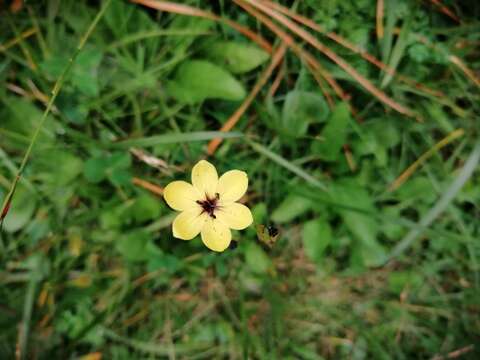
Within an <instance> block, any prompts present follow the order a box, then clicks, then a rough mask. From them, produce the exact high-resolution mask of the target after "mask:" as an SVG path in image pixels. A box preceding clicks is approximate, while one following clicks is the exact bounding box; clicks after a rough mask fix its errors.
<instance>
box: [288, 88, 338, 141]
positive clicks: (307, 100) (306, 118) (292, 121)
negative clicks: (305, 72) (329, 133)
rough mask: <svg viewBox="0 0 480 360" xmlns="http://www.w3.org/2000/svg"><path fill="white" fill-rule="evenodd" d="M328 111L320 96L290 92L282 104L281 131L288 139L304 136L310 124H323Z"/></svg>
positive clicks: (310, 93) (303, 92) (297, 91)
mask: <svg viewBox="0 0 480 360" xmlns="http://www.w3.org/2000/svg"><path fill="white" fill-rule="evenodd" d="M329 113H330V110H329V109H328V106H327V103H326V101H325V99H324V98H323V96H322V95H320V94H317V93H313V92H308V91H302V90H293V91H290V92H289V93H288V94H287V96H286V98H285V102H284V103H283V110H282V130H283V132H284V133H285V135H286V136H288V137H299V136H304V135H305V134H306V133H307V129H308V126H309V125H310V124H311V123H320V122H324V121H325V120H326V119H327V117H328V115H329Z"/></svg>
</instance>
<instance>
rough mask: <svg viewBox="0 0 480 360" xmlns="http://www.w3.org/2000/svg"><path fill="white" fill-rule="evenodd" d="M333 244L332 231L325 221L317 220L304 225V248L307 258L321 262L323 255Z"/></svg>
mask: <svg viewBox="0 0 480 360" xmlns="http://www.w3.org/2000/svg"><path fill="white" fill-rule="evenodd" d="M331 242H332V229H331V228H330V225H329V224H328V222H326V221H325V220H323V219H315V220H311V221H308V222H306V223H305V224H304V225H303V247H304V249H305V253H306V254H307V256H308V257H309V258H310V259H311V260H313V261H315V262H319V261H320V260H322V258H323V253H324V252H325V249H326V248H327V246H328V245H330V243H331Z"/></svg>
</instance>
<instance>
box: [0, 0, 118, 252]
mask: <svg viewBox="0 0 480 360" xmlns="http://www.w3.org/2000/svg"><path fill="white" fill-rule="evenodd" d="M110 2H111V0H106V2H105V3H104V5H103V7H102V8H101V9H100V11H99V12H98V13H97V15H96V16H95V18H94V19H93V21H92V23H91V24H90V26H89V27H88V29H87V31H86V32H85V34H84V35H83V36H82V38H81V39H80V42H79V44H78V46H77V49H76V50H75V52H74V53H73V55H72V57H71V58H70V59H69V62H68V64H67V66H66V67H65V69H63V71H62V73H61V74H60V76H59V77H58V79H57V81H56V82H55V85H54V86H53V90H52V96H51V97H50V100H49V102H48V104H47V107H46V108H45V111H44V112H43V115H42V117H41V118H40V121H39V123H38V125H37V128H36V129H35V132H34V133H33V136H32V138H31V140H30V144H29V145H28V148H27V151H26V152H25V155H24V157H23V160H22V162H21V164H20V167H19V169H18V172H17V175H16V176H15V179H14V180H13V183H12V186H11V188H10V190H9V192H8V194H7V196H6V197H5V200H4V202H3V205H2V211H1V212H0V214H1V215H0V233H1V232H2V226H3V222H4V220H5V217H6V216H7V214H8V211H9V209H10V205H11V202H12V199H13V196H14V194H15V190H16V188H17V184H18V181H19V180H20V178H21V176H22V174H23V171H24V169H25V166H26V165H27V163H28V161H29V159H30V155H31V153H32V150H33V146H34V145H35V142H36V141H37V137H38V135H39V134H40V131H41V130H42V128H43V125H44V124H45V121H46V120H47V117H48V114H49V113H50V111H51V110H52V107H53V103H54V102H55V99H56V98H57V96H58V93H59V92H60V89H61V88H62V85H63V83H64V81H65V79H66V76H67V75H68V73H69V72H70V70H71V69H72V67H73V64H74V63H75V59H76V58H77V56H78V54H79V53H80V52H81V51H82V49H83V47H84V45H85V43H86V42H87V40H88V38H89V37H90V35H91V34H92V32H93V30H94V29H95V27H96V26H97V24H98V22H99V21H100V19H101V18H102V16H103V14H104V13H105V11H106V10H107V8H108V6H109V5H110ZM0 246H2V249H1V250H3V242H2V241H0Z"/></svg>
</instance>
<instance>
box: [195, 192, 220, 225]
mask: <svg viewBox="0 0 480 360" xmlns="http://www.w3.org/2000/svg"><path fill="white" fill-rule="evenodd" d="M219 199H220V194H219V193H215V197H214V198H209V197H208V195H207V194H205V200H203V201H202V200H197V201H196V202H197V204H198V205H200V206H201V207H202V214H203V213H207V214H208V215H209V216H210V217H211V218H212V219H216V218H217V217H216V216H215V210H216V209H218V208H219V206H218V200H219Z"/></svg>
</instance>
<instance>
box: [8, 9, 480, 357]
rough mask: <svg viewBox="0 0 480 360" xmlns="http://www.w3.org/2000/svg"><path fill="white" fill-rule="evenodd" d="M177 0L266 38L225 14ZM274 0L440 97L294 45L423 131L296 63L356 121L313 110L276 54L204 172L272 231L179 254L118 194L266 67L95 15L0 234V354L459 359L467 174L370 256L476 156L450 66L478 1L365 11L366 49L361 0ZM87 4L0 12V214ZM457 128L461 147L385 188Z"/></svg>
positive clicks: (296, 72)
mask: <svg viewBox="0 0 480 360" xmlns="http://www.w3.org/2000/svg"><path fill="white" fill-rule="evenodd" d="M183 3H184V4H189V5H193V6H197V7H199V8H202V9H205V10H212V11H214V12H216V13H218V14H222V16H225V17H227V18H230V19H232V20H235V21H238V22H239V23H241V24H243V25H246V26H249V27H250V28H251V29H254V30H255V31H258V32H259V33H261V34H262V35H263V36H265V37H266V38H267V39H268V40H270V41H272V43H275V44H277V43H278V42H279V40H278V39H276V38H275V36H274V35H273V34H272V33H270V32H269V31H268V29H266V28H264V27H263V26H261V24H260V23H259V22H257V21H256V20H255V19H254V18H252V17H250V16H249V15H248V14H247V13H246V12H244V11H243V10H241V8H239V7H237V6H235V5H234V4H233V3H230V2H225V1H212V2H208V1H193V0H192V1H185V2H183ZM281 3H282V4H284V5H287V6H293V7H294V9H296V11H297V12H298V13H300V14H303V15H305V16H306V17H308V18H310V19H312V20H314V21H316V22H317V23H319V24H321V25H322V26H323V27H325V28H326V30H328V31H334V32H336V33H338V34H340V35H342V36H344V37H345V38H347V39H348V40H350V41H351V42H353V43H355V44H357V45H359V46H361V47H363V48H364V49H365V50H366V51H368V52H369V53H371V54H374V55H376V56H377V57H379V58H380V59H381V60H382V61H383V62H384V63H386V64H389V65H390V66H392V67H393V68H396V69H397V70H398V71H399V72H400V73H402V74H404V75H407V76H409V77H411V78H413V79H414V80H415V81H417V82H419V83H421V84H423V85H426V86H428V87H430V88H432V89H434V90H437V91H441V92H442V93H443V95H442V96H435V95H433V94H430V93H426V92H424V91H422V90H421V89H419V88H416V87H413V86H411V85H408V84H405V83H403V82H400V81H399V80H398V78H393V79H390V78H389V76H387V75H385V74H384V73H382V72H381V71H379V70H378V69H377V68H374V67H373V66H371V65H370V64H369V63H367V62H366V61H364V60H363V59H362V58H361V57H359V56H358V55H355V54H352V53H350V52H349V51H348V50H346V49H344V48H342V47H340V46H339V45H338V44H335V43H333V42H331V41H329V40H328V39H325V38H324V37H323V36H322V35H318V34H317V35H318V37H319V39H321V40H322V41H324V42H325V44H327V45H328V46H329V47H331V48H332V49H333V50H334V51H335V52H336V53H337V54H338V55H340V56H342V57H344V58H345V59H346V60H347V61H348V62H349V63H350V64H352V65H353V66H354V67H355V69H356V70H357V71H359V72H360V73H361V74H362V75H364V76H365V77H367V78H369V79H371V80H372V81H373V82H374V83H375V84H376V85H377V86H379V87H382V88H383V90H384V91H385V92H387V94H389V95H390V96H391V97H392V98H394V99H395V100H396V101H398V102H400V103H402V104H404V105H406V106H408V107H409V108H410V109H412V110H413V111H414V112H415V113H416V114H417V115H418V117H419V118H421V119H423V121H421V122H419V121H416V120H414V119H412V118H407V117H405V116H403V115H401V114H398V113H396V112H395V111H394V110H392V109H389V108H386V107H385V106H384V105H382V104H381V103H379V102H378V100H376V99H375V98H374V97H373V96H372V95H370V94H369V93H367V92H365V91H364V90H363V88H362V87H361V86H359V84H358V83H357V82H356V81H354V80H353V79H351V78H350V77H349V76H348V75H347V74H346V73H344V72H343V71H342V70H340V69H339V68H338V67H337V66H336V65H335V64H333V63H331V62H329V61H328V60H327V59H324V58H323V57H322V56H321V55H320V54H316V57H317V58H318V59H319V61H320V62H321V64H322V65H323V66H324V67H325V68H326V69H327V70H328V71H329V72H331V74H332V75H333V77H334V78H335V79H336V80H337V81H338V82H339V83H340V84H341V85H342V86H343V87H344V89H345V90H346V91H347V92H348V93H349V94H350V95H351V103H352V105H353V106H354V107H355V108H356V109H358V111H359V113H358V117H359V118H360V119H361V121H360V122H359V121H357V120H356V119H354V118H353V117H352V116H351V113H350V111H349V108H348V105H347V104H346V103H345V102H341V101H339V100H336V104H335V105H334V106H333V107H330V106H329V105H328V102H327V99H326V98H325V95H324V94H322V92H321V90H320V89H319V87H318V85H317V83H316V82H315V79H314V78H313V77H312V75H311V74H310V72H309V70H308V69H307V68H306V66H305V64H303V63H302V62H301V61H300V60H299V59H298V58H297V57H296V56H295V54H294V53H291V52H287V55H286V57H285V59H284V62H283V64H282V65H281V66H282V67H283V69H284V71H285V77H284V79H283V81H282V83H281V85H280V88H279V90H278V91H277V92H276V93H275V95H274V96H273V97H271V96H268V91H269V88H270V85H271V81H270V82H269V83H268V84H267V86H265V88H264V89H262V91H261V92H260V94H259V96H257V97H256V99H255V101H254V102H253V104H252V106H251V107H250V109H249V110H248V111H247V113H246V115H244V116H243V117H242V119H241V121H240V122H239V124H238V125H237V126H236V127H235V132H234V133H232V134H230V136H229V137H228V138H227V139H225V140H224V141H223V143H222V145H221V147H220V148H219V149H218V151H217V152H216V153H215V154H214V156H212V157H210V159H209V160H210V161H211V162H213V163H214V164H215V165H216V166H217V169H218V170H219V172H224V171H227V170H229V169H242V170H245V171H246V172H247V173H248V174H249V179H250V188H249V193H248V198H247V204H248V205H249V206H250V207H251V208H252V210H253V213H254V217H255V222H256V223H257V224H274V225H275V226H277V227H278V228H279V230H280V236H279V239H278V241H277V242H276V243H275V245H274V246H273V247H272V248H271V249H269V248H266V247H264V246H262V244H260V243H259V242H258V240H257V236H256V231H255V229H254V228H253V227H252V228H250V229H248V230H246V231H243V232H238V233H235V236H234V237H235V239H236V240H238V247H237V248H236V249H231V250H228V251H226V252H224V253H222V254H216V253H212V252H210V251H209V250H208V249H206V248H205V247H204V246H203V245H202V244H201V241H200V240H199V239H195V240H193V241H190V242H183V241H179V240H176V239H174V238H173V237H172V234H171V231H170V223H171V221H172V219H173V216H174V214H173V211H171V210H170V209H169V208H168V207H167V206H166V204H165V203H164V202H163V200H162V199H161V198H159V197H157V196H155V195H153V194H151V193H150V192H148V191H146V190H144V189H142V188H141V187H139V186H136V185H134V183H133V182H132V179H133V178H134V177H137V178H141V179H143V180H146V181H149V182H151V183H154V184H157V185H159V186H164V185H166V184H167V183H168V182H170V181H171V180H173V179H187V180H188V177H189V172H190V169H191V167H192V165H193V164H195V163H196V162H197V161H198V160H199V159H201V158H203V157H205V156H206V144H207V142H206V140H209V139H211V138H212V137H214V135H215V134H212V133H210V131H216V130H218V129H219V128H220V127H221V126H222V124H223V123H224V122H225V121H226V120H227V119H228V118H229V117H230V116H231V115H232V114H233V113H234V111H235V110H236V109H237V108H238V106H239V105H240V104H241V102H242V100H244V99H245V96H247V94H248V92H249V91H250V89H251V88H252V87H253V85H254V84H255V81H256V80H257V78H258V76H259V75H260V74H261V72H262V69H264V68H265V67H266V66H268V64H269V55H268V54H267V53H266V52H265V51H263V50H261V49H259V48H258V47H257V46H256V45H255V44H253V43H252V42H251V41H250V40H248V39H246V38H245V37H243V36H242V35H241V34H239V33H238V32H236V31H235V30H233V29H232V28H230V27H228V26H226V25H222V24H219V23H215V22H212V21H209V20H205V19H199V18H194V17H186V16H181V15H173V14H168V13H163V12H157V11H153V10H149V9H147V8H144V7H141V6H139V5H135V4H132V3H129V2H127V1H120V0H113V1H112V3H111V5H110V6H109V8H108V9H107V11H106V13H105V15H104V16H103V18H102V19H101V21H100V22H99V24H98V26H97V27H96V29H95V30H94V32H93V34H92V36H91V37H90V39H89V40H88V42H87V43H86V45H85V48H84V49H83V50H82V52H81V53H80V55H79V56H78V58H77V60H76V62H75V64H74V67H73V70H72V72H71V73H70V74H69V76H68V78H67V81H66V82H65V84H64V86H63V88H62V90H61V92H60V94H59V96H58V98H57V100H56V102H55V107H54V109H53V111H52V113H51V114H50V115H49V118H48V119H47V122H46V126H45V127H44V128H43V130H42V132H41V134H40V137H39V139H38V141H37V144H36V145H35V147H34V151H33V154H32V158H31V162H30V163H29V165H28V166H27V168H26V170H25V172H24V174H23V178H22V180H21V181H20V185H19V187H18V189H17V191H16V194H15V198H14V202H13V205H12V209H11V211H10V214H9V216H8V217H7V219H6V221H5V224H4V231H3V233H2V235H1V236H2V241H3V245H4V247H3V249H2V253H1V254H0V264H1V269H0V284H1V286H0V358H2V359H3V358H5V359H7V358H14V357H15V355H14V354H15V349H16V348H19V349H21V352H22V355H23V356H24V357H25V358H40V359H43V358H45V359H47V358H48V359H52V358H61V359H66V358H72V359H73V358H79V357H81V356H83V355H86V354H92V353H101V354H102V355H103V358H105V359H136V358H139V359H140V358H157V357H158V358H169V359H175V358H181V359H202V358H206V359H212V358H232V359H239V358H242V359H247V358H248V359H250V358H251V359H323V358H352V359H364V358H368V359H370V358H375V359H377V358H378V359H389V358H398V359H407V358H431V357H433V356H435V355H445V354H448V353H450V352H452V351H455V350H458V349H466V350H465V351H466V353H465V355H464V356H466V358H468V357H471V358H472V359H473V358H476V357H477V356H478V355H479V354H480V347H479V345H478V344H479V343H480V341H479V340H480V321H479V316H478V313H479V311H480V303H479V299H480V291H479V286H480V279H479V271H480V268H479V263H478V262H479V257H480V245H479V242H478V238H479V236H480V231H479V230H480V221H479V216H480V211H479V210H480V209H479V203H480V186H479V184H480V181H479V180H480V179H479V176H480V175H479V173H478V172H473V175H471V176H470V177H469V178H468V181H467V182H466V184H465V186H464V187H463V188H462V189H461V190H460V191H459V193H458V194H456V196H455V198H454V200H453V201H451V202H449V203H448V206H446V208H445V209H444V211H442V212H441V214H440V215H439V216H437V217H435V219H434V221H433V222H432V223H431V224H428V226H427V227H423V228H420V230H421V231H420V236H418V237H415V239H414V241H413V242H411V243H410V242H409V245H411V246H409V247H408V248H407V249H406V251H405V252H402V253H400V254H397V253H396V252H395V250H394V249H395V246H396V245H398V244H399V243H400V242H401V241H402V240H403V239H405V237H406V236H407V234H408V233H409V231H412V229H413V230H415V229H417V230H418V225H417V224H422V222H421V221H422V219H425V218H426V217H427V216H429V213H431V212H432V211H434V210H435V209H436V207H438V202H439V199H441V198H442V196H445V195H446V194H448V193H449V191H451V187H450V184H452V182H454V181H456V180H457V179H459V178H460V177H461V176H463V175H462V167H463V166H464V165H465V163H466V161H467V158H468V157H469V156H470V154H473V155H475V154H476V153H478V148H475V143H476V142H477V140H478V136H479V125H478V121H479V114H480V101H479V100H480V96H479V88H478V86H476V85H475V84H474V83H473V82H472V81H471V80H470V79H469V78H468V77H466V76H465V74H464V72H462V71H461V69H459V68H458V67H457V66H455V65H454V64H453V63H452V62H451V60H450V59H451V58H450V56H452V55H455V56H458V57H459V58H460V59H462V60H463V61H464V62H465V63H466V64H467V66H468V67H469V68H471V69H473V72H474V74H476V76H477V78H478V77H479V71H480V57H479V51H478V44H479V41H480V23H479V21H478V19H480V4H479V3H477V2H475V1H470V2H468V1H465V2H462V3H460V2H455V1H447V0H446V1H444V2H443V3H444V4H445V5H447V6H449V7H450V8H451V9H453V10H454V11H455V13H456V14H458V16H459V18H460V19H461V23H456V22H455V21H453V20H452V19H450V18H449V17H448V16H446V15H445V14H443V13H442V12H441V11H439V10H438V8H436V7H435V6H433V5H432V3H430V2H429V1H413V0H412V1H407V0H404V1H393V0H392V1H385V37H384V39H383V40H382V41H378V40H377V38H376V36H375V9H376V1H374V0H361V1H353V0H351V1H314V0H305V1H299V2H297V3H295V4H294V3H293V2H291V1H282V2H281ZM98 11H99V5H98V4H96V2H83V1H74V0H64V1H56V0H50V1H40V2H26V6H25V7H24V8H23V9H22V10H21V11H20V12H19V13H17V14H12V13H8V12H7V11H6V10H5V11H4V12H2V13H1V15H0V16H1V22H0V30H1V31H0V44H3V46H2V47H0V82H1V84H2V86H0V103H1V106H0V201H3V199H4V197H5V196H6V194H7V192H8V189H9V187H10V184H11V181H12V180H13V179H14V176H15V173H16V171H17V169H18V167H19V164H20V162H21V159H22V156H23V155H24V153H25V149H26V148H27V146H28V144H29V141H30V138H31V136H32V134H33V132H34V129H35V126H36V124H37V123H38V120H39V119H40V117H41V114H42V112H43V110H44V107H45V98H46V97H48V96H50V92H51V89H52V86H53V84H54V82H55V80H56V79H57V78H58V76H59V75H60V74H61V72H62V70H63V69H64V68H65V66H66V65H67V63H68V59H69V58H70V56H71V55H72V54H73V52H74V51H75V48H76V46H77V44H78V42H79V41H80V38H81V37H82V36H83V34H84V33H85V31H86V29H87V28H88V26H89V24H90V23H91V21H92V19H93V18H94V17H95V15H96V14H97V13H98ZM31 28H33V29H35V33H34V34H33V35H31V36H29V37H27V38H24V39H21V40H20V41H19V42H18V43H16V44H15V45H13V46H9V47H7V46H6V44H8V42H9V41H10V40H12V39H19V38H20V34H21V33H23V32H24V31H27V30H28V29H31ZM396 28H398V29H400V30H399V35H396V33H395V29H396ZM397 33H398V32H397ZM429 44H430V45H432V46H429ZM305 49H306V50H311V51H312V52H313V51H314V50H313V49H310V48H309V47H308V46H307V45H305ZM39 94H40V95H39ZM457 129H463V131H464V134H463V135H462V136H460V137H459V138H458V139H456V140H455V141H453V142H452V143H451V144H449V145H448V146H446V147H444V148H442V149H441V150H440V151H438V152H435V153H434V155H433V156H431V157H430V158H429V159H428V160H427V161H426V163H425V164H424V165H423V166H422V167H420V168H419V169H418V170H417V171H416V172H414V174H413V175H412V176H411V177H410V178H409V179H408V180H407V181H406V182H405V183H404V184H403V185H402V186H401V187H399V188H398V189H397V190H395V191H388V187H389V185H390V184H391V183H392V182H393V181H394V180H395V179H396V178H397V177H398V176H399V175H400V174H401V173H402V172H403V171H404V170H405V169H406V168H407V167H408V166H409V165H410V164H412V163H413V162H414V161H415V160H416V159H418V158H419V157H420V155H421V154H423V153H425V152H426V151H428V150H429V149H431V148H432V147H433V146H434V145H435V144H436V143H437V142H438V141H440V140H441V139H442V138H444V137H446V136H447V135H448V134H451V133H452V132H453V131H455V130H457ZM345 145H346V146H347V147H345ZM132 148H136V149H137V150H142V151H143V152H144V153H145V154H147V155H150V156H154V157H156V158H157V159H160V160H161V161H160V165H159V166H158V167H152V166H151V165H149V164H147V163H146V162H144V161H140V159H139V158H138V156H136V155H135V154H134V152H132ZM345 149H348V151H346V152H345ZM137 153H138V151H137ZM346 154H347V155H349V154H350V156H351V163H350V164H349V161H348V160H349V159H348V156H346ZM352 163H353V165H352ZM162 164H163V165H162ZM393 255H394V256H393ZM397 255H398V256H397ZM22 334H23V335H22ZM24 340H25V342H22V341H24ZM92 356H93V355H92Z"/></svg>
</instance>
